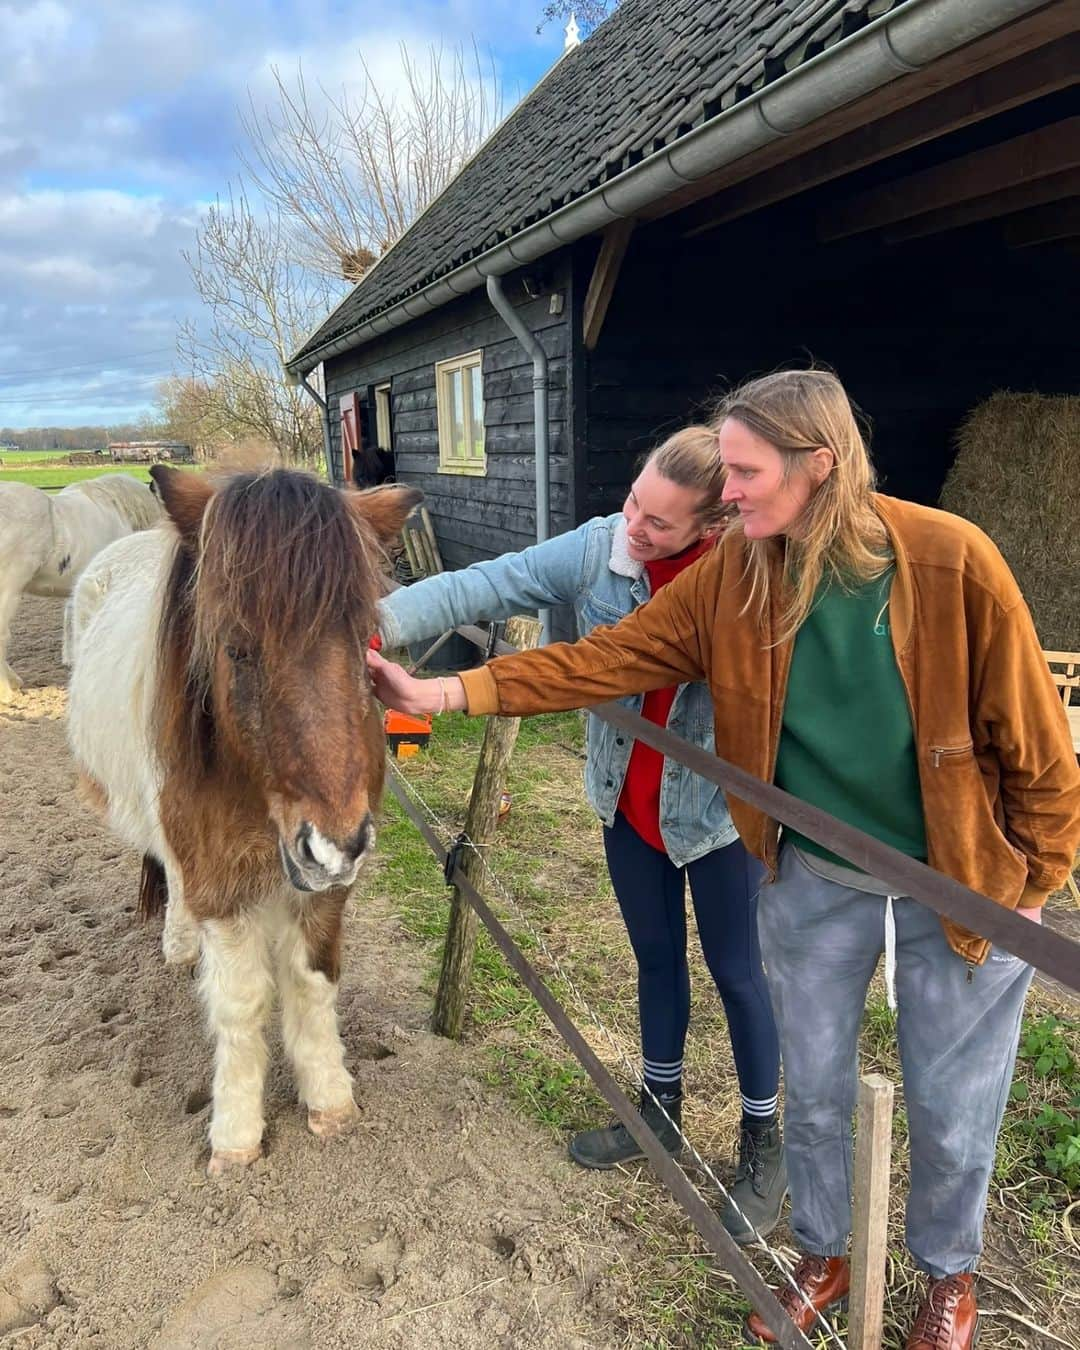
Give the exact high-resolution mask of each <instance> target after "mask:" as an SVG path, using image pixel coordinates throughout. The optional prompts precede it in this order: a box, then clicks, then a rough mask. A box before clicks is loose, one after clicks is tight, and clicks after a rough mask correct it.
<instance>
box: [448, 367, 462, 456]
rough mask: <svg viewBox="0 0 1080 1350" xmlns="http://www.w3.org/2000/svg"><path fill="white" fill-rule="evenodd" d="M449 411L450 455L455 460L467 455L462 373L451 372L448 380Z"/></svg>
mask: <svg viewBox="0 0 1080 1350" xmlns="http://www.w3.org/2000/svg"><path fill="white" fill-rule="evenodd" d="M447 386H448V397H447V411H448V412H449V414H450V453H451V455H452V456H453V457H454V459H461V458H463V457H464V454H465V397H464V392H463V390H462V380H461V371H460V370H454V371H451V372H450V375H449V376H448V378H447Z"/></svg>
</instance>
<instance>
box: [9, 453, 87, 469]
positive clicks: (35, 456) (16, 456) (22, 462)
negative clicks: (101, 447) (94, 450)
mask: <svg viewBox="0 0 1080 1350" xmlns="http://www.w3.org/2000/svg"><path fill="white" fill-rule="evenodd" d="M85 453H86V451H83V450H0V467H3V468H4V469H10V468H12V467H15V468H19V467H23V468H25V467H26V466H27V465H34V464H49V463H50V462H52V461H53V460H58V459H59V460H65V459H67V457H68V455H74V454H85Z"/></svg>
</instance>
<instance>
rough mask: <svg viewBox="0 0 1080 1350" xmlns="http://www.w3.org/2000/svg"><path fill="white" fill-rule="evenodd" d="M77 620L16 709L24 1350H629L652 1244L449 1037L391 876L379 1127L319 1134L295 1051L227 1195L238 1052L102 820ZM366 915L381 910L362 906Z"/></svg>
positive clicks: (358, 1021) (381, 995) (2, 1092)
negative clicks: (207, 1018) (213, 1078)
mask: <svg viewBox="0 0 1080 1350" xmlns="http://www.w3.org/2000/svg"><path fill="white" fill-rule="evenodd" d="M60 617H61V615H60V604H59V603H58V602H55V601H49V600H34V599H28V600H25V601H24V603H23V606H22V609H21V611H20V614H19V617H18V619H17V620H16V626H15V632H14V636H13V642H12V646H11V659H12V664H13V665H15V667H16V668H17V669H18V670H19V672H20V673H21V674H22V676H23V678H24V679H25V680H26V688H25V689H24V690H23V692H22V693H21V694H20V695H19V696H17V699H16V701H15V703H14V704H13V705H12V706H11V707H9V708H8V709H6V710H2V711H0V1064H2V1066H3V1072H2V1076H0V1158H2V1163H0V1341H4V1343H5V1344H7V1343H8V1341H10V1343H11V1344H12V1345H18V1346H19V1347H20V1348H22V1347H26V1350H30V1348H32V1347H40V1346H50V1347H60V1346H63V1347H65V1350H66V1348H67V1347H72V1348H75V1347H85V1346H102V1347H109V1350H122V1348H123V1347H135V1346H151V1347H154V1350H187V1348H188V1347H191V1348H192V1350H194V1347H199V1350H254V1347H260V1350H306V1348H307V1347H312V1348H313V1347H319V1350H336V1348H337V1347H341V1348H342V1350H344V1347H350V1350H355V1348H356V1347H369V1346H370V1347H386V1350H391V1348H394V1350H398V1348H401V1347H419V1346H424V1347H427V1346H432V1347H436V1346H437V1347H446V1348H447V1350H453V1348H454V1347H461V1348H462V1350H466V1348H467V1350H480V1348H482V1347H489V1346H490V1347H501V1346H507V1347H509V1346H514V1347H518V1348H519V1350H525V1348H527V1347H537V1348H538V1350H539V1347H545V1348H547V1347H551V1350H555V1348H556V1347H557V1348H558V1350H573V1347H597V1350H601V1348H604V1347H609V1346H610V1347H613V1346H615V1345H616V1344H618V1343H619V1340H620V1338H619V1337H618V1333H617V1331H616V1326H617V1324H618V1320H619V1319H618V1315H617V1310H618V1306H619V1303H620V1300H622V1299H623V1298H624V1297H625V1296H626V1291H625V1289H624V1288H623V1287H621V1286H620V1285H619V1283H618V1282H617V1280H616V1279H615V1278H614V1277H613V1276H612V1275H611V1274H609V1271H610V1270H611V1269H612V1267H613V1266H614V1265H615V1263H617V1262H619V1261H620V1260H622V1259H624V1258H625V1257H626V1256H627V1255H629V1254H631V1252H632V1246H633V1240H632V1239H631V1238H629V1237H628V1235H627V1233H626V1231H625V1230H624V1229H622V1228H618V1229H617V1228H616V1227H615V1226H614V1225H613V1224H611V1223H609V1222H608V1221H607V1220H606V1219H605V1218H604V1212H605V1201H606V1198H607V1189H606V1188H607V1186H608V1185H609V1184H610V1183H605V1182H604V1181H603V1179H598V1178H594V1177H587V1176H584V1175H583V1174H581V1173H580V1172H578V1171H576V1170H575V1169H574V1168H573V1167H572V1166H571V1164H570V1163H569V1162H568V1161H567V1160H566V1158H565V1155H564V1154H563V1152H562V1150H561V1149H560V1147H559V1146H558V1144H557V1143H556V1142H554V1141H553V1140H552V1137H551V1136H550V1135H549V1134H545V1133H542V1132H540V1131H539V1130H538V1129H537V1128H534V1127H532V1126H530V1125H529V1124H528V1123H527V1122H524V1121H523V1120H521V1119H520V1118H519V1117H517V1116H516V1115H514V1114H513V1112H512V1111H511V1109H510V1107H509V1105H508V1104H507V1102H506V1101H505V1100H503V1099H501V1098H500V1097H499V1096H498V1095H497V1094H496V1093H494V1092H493V1091H492V1090H490V1089H488V1088H485V1087H483V1086H482V1085H481V1082H480V1069H479V1063H478V1060H477V1059H476V1057H475V1052H472V1051H470V1050H469V1049H467V1048H461V1047H458V1046H456V1045H452V1044H450V1043H448V1042H446V1041H444V1040H441V1039H438V1038H436V1037H434V1036H432V1035H431V1034H430V1033H429V1032H428V1030H427V1022H428V1017H429V1013H430V1001H429V997H428V996H427V995H426V994H425V993H423V992H422V991H421V982H422V974H423V971H422V962H423V955H422V953H421V952H420V951H419V950H418V949H417V948H416V946H415V945H414V944H413V943H411V942H410V940H409V939H408V938H407V937H406V936H405V935H404V934H403V933H402V931H401V930H400V928H399V925H398V924H397V922H396V920H395V918H394V916H393V910H392V905H391V903H390V899H389V897H387V896H386V895H383V894H380V893H379V883H378V877H377V876H376V877H375V879H374V881H373V882H370V883H369V884H368V885H367V887H365V888H363V891H362V893H361V894H359V895H358V897H357V901H356V904H355V907H354V912H353V914H352V916H351V920H350V923H349V928H348V938H347V944H348V952H347V960H346V965H345V971H344V976H343V979H342V986H341V998H340V1012H341V1023H342V1030H343V1035H344V1040H345V1044H346V1047H347V1050H348V1058H349V1065H350V1068H351V1070H352V1072H353V1073H354V1074H355V1076H356V1080H357V1094H358V1098H359V1101H360V1103H361V1105H362V1109H363V1118H362V1123H361V1125H360V1128H359V1129H358V1130H357V1131H356V1132H355V1133H354V1134H353V1135H352V1136H351V1137H349V1138H347V1139H344V1140H335V1141H329V1142H320V1141H318V1140H316V1139H315V1138H314V1137H312V1136H311V1135H310V1134H309V1133H308V1131H307V1129H306V1126H305V1121H304V1116H303V1113H302V1112H301V1110H300V1109H299V1107H298V1106H297V1103H296V1100H295V1096H294V1092H293V1087H292V1084H291V1081H290V1078H289V1075H288V1072H287V1070H286V1068H285V1065H284V1063H283V1060H282V1056H281V1051H280V1046H279V1045H278V1044H277V1043H276V1041H275V1043H274V1050H273V1053H272V1069H271V1073H270V1078H269V1083H268V1099H267V1121H268V1126H267V1139H266V1156H265V1157H264V1158H263V1159H262V1160H261V1161H260V1162H259V1163H257V1164H256V1165H255V1166H254V1167H253V1168H252V1169H250V1171H248V1172H245V1173H241V1174H231V1175H228V1176H226V1177H225V1178H223V1179H214V1180H210V1179H208V1178H207V1177H206V1174H205V1166H206V1161H207V1157H208V1153H207V1148H206V1144H205V1135H206V1126H207V1113H208V1100H209V1083H210V1068H211V1056H210V1046H209V1043H208V1040H207V1038H206V1035H205V1033H204V1030H203V1026H202V1022H201V1018H200V1014H199V1010H198V1006H197V1003H196V998H195V987H194V984H193V982H192V980H191V978H190V976H189V975H188V974H187V973H186V972H181V971H179V970H177V969H175V968H167V967H166V966H165V965H164V964H163V963H162V959H161V956H160V951H159V945H158V944H159V938H160V932H159V928H158V925H156V924H155V925H151V926H145V927H144V926H141V925H140V924H139V923H137V922H136V920H135V916H134V914H133V901H134V896H135V888H136V880H137V864H138V860H137V858H135V857H134V856H133V855H132V854H130V853H129V852H127V851H126V850H124V849H121V848H120V847H119V846H118V845H117V844H116V843H115V842H114V841H113V840H112V839H111V838H110V837H109V836H108V834H107V833H106V832H105V831H104V830H103V829H102V828H101V826H100V825H99V824H98V822H97V821H96V819H95V818H94V817H92V816H91V815H90V814H89V812H88V811H87V809H86V808H85V807H84V806H83V805H82V804H81V803H80V801H79V800H78V799H77V798H76V796H75V792H74V773H73V770H72V765H71V761H70V758H69V755H68V752H67V747H66V743H65V739H64V723H63V720H62V719H63V713H64V705H65V691H64V683H65V672H64V669H63V667H62V666H61V665H60V662H59V651H60ZM363 892H366V893H363Z"/></svg>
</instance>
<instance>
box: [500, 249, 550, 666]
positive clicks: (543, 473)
mask: <svg viewBox="0 0 1080 1350" xmlns="http://www.w3.org/2000/svg"><path fill="white" fill-rule="evenodd" d="M487 293H488V299H489V300H490V301H491V303H492V305H493V306H494V307H495V310H496V312H497V313H498V314H499V316H500V317H501V318H502V320H503V322H504V323H505V324H506V326H507V328H509V329H510V331H511V333H513V335H514V336H515V337H516V338H517V340H518V341H519V342H520V343H521V345H522V346H523V347H524V348H525V351H526V352H527V353H528V355H529V356H531V357H532V363H533V443H534V445H535V447H536V451H535V459H536V542H537V543H538V544H542V543H543V542H544V540H545V539H547V538H548V536H549V533H550V523H551V493H550V487H549V480H550V464H549V458H550V454H551V437H550V428H549V425H548V389H549V388H550V380H549V377H548V359H547V352H545V351H544V349H543V347H542V346H541V345H540V343H539V341H538V340H537V338H536V337H535V336H534V335H533V334H532V333H530V332H529V330H528V329H527V328H526V327H525V325H524V324H523V323H522V322H521V319H520V318H519V317H518V313H517V310H515V309H514V307H513V305H512V304H511V303H510V301H509V300H508V299H507V298H506V292H505V291H504V290H503V288H502V278H501V277H497V276H489V277H488V279H487ZM539 614H540V641H541V643H542V644H544V645H546V644H547V643H549V642H550V641H551V610H550V609H542V610H540V611H539Z"/></svg>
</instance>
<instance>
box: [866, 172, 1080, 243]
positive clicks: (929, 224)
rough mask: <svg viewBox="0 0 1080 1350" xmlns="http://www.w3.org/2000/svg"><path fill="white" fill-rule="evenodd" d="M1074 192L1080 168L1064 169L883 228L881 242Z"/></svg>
mask: <svg viewBox="0 0 1080 1350" xmlns="http://www.w3.org/2000/svg"><path fill="white" fill-rule="evenodd" d="M1077 193H1080V169H1067V170H1066V171H1065V173H1052V174H1051V175H1050V176H1049V177H1048V178H1040V179H1038V181H1037V182H1034V183H1021V184H1019V185H1018V186H1017V187H1013V188H1006V189H1005V190H1004V191H1003V192H995V193H992V194H991V195H990V196H989V197H976V198H975V200H974V201H970V202H961V203H960V205H959V206H946V207H944V208H943V209H942V210H940V211H928V212H927V213H926V214H925V215H922V216H916V217H915V218H914V219H913V220H906V221H904V222H903V224H901V225H896V226H894V227H893V228H892V229H889V230H886V231H885V242H886V243H887V244H904V243H907V242H908V240H910V239H924V238H925V237H926V236H927V235H930V234H941V233H943V232H944V231H945V230H955V229H959V228H960V227H961V226H964V225H977V224H978V223H979V221H981V220H994V219H995V218H996V217H998V216H1007V215H1011V214H1012V212H1014V211H1025V210H1027V209H1028V207H1031V206H1042V205H1043V204H1044V203H1046V202H1057V201H1061V200H1062V198H1064V197H1074V196H1076V195H1077Z"/></svg>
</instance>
